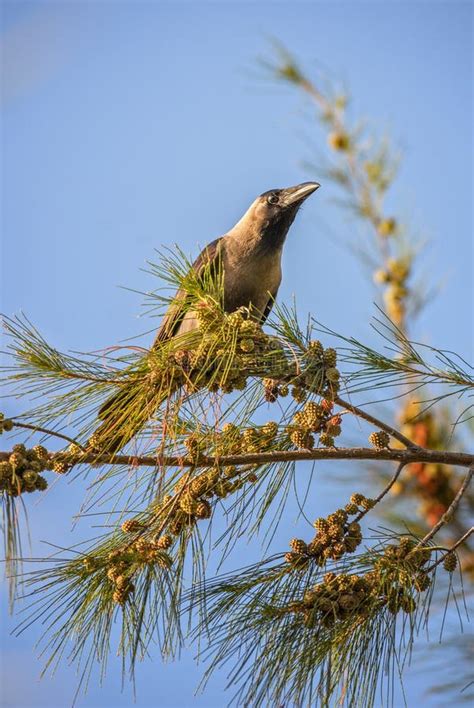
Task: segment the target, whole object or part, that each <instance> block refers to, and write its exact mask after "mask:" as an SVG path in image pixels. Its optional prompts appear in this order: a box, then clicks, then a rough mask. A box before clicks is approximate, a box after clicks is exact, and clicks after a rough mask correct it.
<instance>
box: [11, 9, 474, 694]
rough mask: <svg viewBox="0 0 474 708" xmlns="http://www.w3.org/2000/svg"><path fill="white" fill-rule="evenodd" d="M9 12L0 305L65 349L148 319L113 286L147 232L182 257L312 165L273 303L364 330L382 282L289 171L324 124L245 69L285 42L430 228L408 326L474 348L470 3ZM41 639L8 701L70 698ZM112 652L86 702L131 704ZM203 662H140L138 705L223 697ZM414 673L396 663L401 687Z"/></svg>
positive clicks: (428, 337) (19, 656)
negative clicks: (386, 146)
mask: <svg viewBox="0 0 474 708" xmlns="http://www.w3.org/2000/svg"><path fill="white" fill-rule="evenodd" d="M2 10H3V17H2V38H1V45H2V52H3V66H4V79H3V83H2V151H3V158H2V168H3V170H2V177H3V180H2V292H1V295H2V305H1V309H2V311H3V312H5V313H7V314H13V313H18V312H19V311H20V310H22V311H24V312H25V313H26V314H27V315H28V317H29V318H30V319H31V320H32V321H33V322H34V323H35V324H36V325H37V326H38V328H39V329H40V331H41V332H43V333H44V335H45V336H46V337H47V338H48V339H49V340H50V341H51V342H52V343H53V344H55V345H57V346H58V347H59V348H64V349H66V348H69V349H73V350H83V351H84V350H93V349H98V348H100V347H105V346H108V345H111V344H115V343H117V342H119V341H120V340H122V339H125V338H127V337H130V336H132V335H134V334H137V333H140V332H142V331H145V330H147V329H149V327H150V324H149V322H146V321H144V320H143V319H139V318H138V315H139V314H140V310H141V297H140V296H139V295H136V294H134V293H131V292H130V291H129V290H126V289H124V287H120V286H125V288H132V289H133V288H135V289H138V290H146V289H149V288H151V287H153V285H154V283H153V282H152V281H151V279H150V277H149V276H148V275H146V274H145V273H144V272H143V271H142V270H141V269H142V268H143V267H144V265H145V261H146V260H147V259H153V258H154V249H155V248H159V247H161V246H164V245H167V246H172V245H173V244H175V243H179V244H180V245H181V247H182V248H183V249H184V250H185V251H186V252H189V253H194V254H195V253H196V252H197V249H198V244H200V245H204V244H205V243H206V242H208V241H210V240H211V239H213V238H215V237H216V236H218V235H220V234H221V233H223V232H225V231H226V230H227V229H228V228H229V227H230V226H232V225H233V223H235V221H236V220H237V219H238V218H239V217H240V215H241V214H242V212H243V211H244V210H245V209H246V208H247V206H248V204H249V203H250V202H251V201H252V200H253V199H254V198H255V196H256V195H257V194H259V193H260V192H263V191H265V190H267V189H270V188H272V187H281V186H287V185H289V184H293V183H297V182H298V181H303V180H305V179H309V178H316V179H317V178H318V177H319V181H321V182H322V189H320V190H319V191H318V193H317V194H316V195H314V197H313V198H311V200H309V201H308V203H307V204H306V205H305V208H304V210H303V211H302V212H301V214H300V215H299V216H298V219H297V222H295V225H294V226H293V228H292V232H291V234H290V237H289V239H288V242H287V246H286V250H285V255H284V281H283V285H282V287H281V289H280V293H279V299H280V301H288V300H289V299H290V298H291V297H292V296H293V295H295V297H296V299H297V303H298V309H299V311H300V312H301V314H302V315H304V314H305V313H306V312H308V311H312V312H313V313H314V314H315V315H316V316H317V317H318V319H320V320H321V321H322V322H324V323H325V324H327V325H329V326H330V327H332V328H334V329H336V330H338V331H340V332H343V333H345V334H351V335H355V336H357V337H365V338H367V337H370V336H371V334H370V329H369V319H370V316H371V315H372V314H373V311H374V308H373V305H372V301H373V298H374V295H373V291H372V289H371V287H370V285H368V284H367V281H366V279H365V277H364V275H363V272H362V269H361V268H360V266H359V265H358V264H357V262H356V261H355V259H354V256H353V254H352V253H351V252H350V251H349V249H348V248H347V247H346V248H344V247H342V248H341V242H342V243H343V244H344V243H345V242H350V240H351V237H352V235H353V233H352V230H353V229H354V226H353V224H351V223H348V222H347V221H346V219H345V218H344V217H343V216H342V215H341V213H340V211H339V210H338V209H337V208H335V207H334V205H333V204H332V203H331V202H330V199H329V197H330V196H331V194H332V192H331V189H330V188H329V187H326V186H325V184H324V179H323V177H322V176H321V175H318V174H317V170H316V171H315V172H314V173H311V174H308V173H307V172H305V171H304V170H303V168H302V161H303V160H305V159H306V160H307V159H311V158H312V153H311V147H310V145H309V144H308V142H307V140H306V139H305V137H304V136H305V135H312V136H313V141H314V142H316V143H317V141H318V140H319V135H320V134H319V133H318V132H316V131H315V130H314V127H313V123H312V110H311V109H310V107H309V106H308V105H307V104H306V103H305V101H304V100H303V99H302V98H300V97H298V96H297V95H295V94H294V93H293V92H292V91H290V90H287V89H285V88H284V87H281V86H275V85H274V84H272V83H270V82H268V81H266V80H264V79H263V78H262V75H261V70H260V69H259V68H258V66H257V61H256V60H257V57H259V56H260V57H262V56H268V55H269V53H270V44H269V38H270V37H276V38H278V39H279V40H280V41H282V42H283V43H284V44H285V45H286V46H287V47H288V48H289V49H290V50H292V51H293V52H295V53H296V54H297V56H298V57H299V58H300V59H301V62H302V64H303V65H304V66H305V67H306V68H307V69H308V70H309V71H311V70H312V68H314V67H316V66H317V65H318V63H319V65H321V64H322V65H323V66H324V67H327V68H328V69H329V70H330V71H331V73H332V74H334V75H335V76H337V77H340V78H341V79H342V80H343V81H345V82H346V83H347V85H348V86H349V87H350V89H351V92H352V95H353V96H354V99H355V100H354V111H355V113H357V114H358V115H360V114H362V115H364V116H368V117H370V119H371V121H373V122H374V123H375V124H376V125H378V126H380V128H381V129H383V130H387V131H388V132H389V133H390V134H391V135H392V136H393V138H394V139H395V141H396V142H397V143H398V144H399V145H400V146H401V148H402V150H403V154H404V159H403V167H402V170H401V173H400V178H399V180H398V182H397V186H396V188H395V189H394V190H393V196H392V197H391V198H390V205H389V206H390V207H391V208H393V209H394V210H395V209H396V213H397V214H401V215H402V218H403V219H404V220H405V221H406V223H407V224H410V226H411V227H412V229H413V232H414V233H416V234H419V235H420V236H421V237H426V238H429V239H431V245H430V247H429V248H428V249H427V251H426V253H425V255H423V258H422V261H423V268H422V270H423V273H425V276H426V278H427V279H428V281H429V282H430V283H431V284H436V283H441V284H442V288H441V291H440V293H439V295H438V296H437V297H436V298H435V299H433V301H432V302H431V303H430V305H429V307H428V308H427V309H426V311H425V312H424V313H423V315H422V317H421V318H420V320H419V322H418V325H417V332H416V335H417V337H418V338H419V339H424V340H425V341H428V342H430V343H435V344H437V345H438V346H441V347H445V348H449V349H453V350H455V351H457V352H459V353H460V354H462V355H464V356H465V357H466V358H467V359H470V358H472V345H473V330H472V323H473V291H472V267H473V258H472V255H473V254H472V211H471V199H472V125H473V120H472V119H473V116H472V4H471V3H469V2H465V3H458V2H382V1H381V2H375V1H374V2H295V1H293V2H289V1H282V2H240V3H234V2H220V3H218V2H208V3H204V2H200V1H199V0H195V1H194V2H177V1H174V2H158V1H156V2H140V1H138V2H114V1H110V2H80V1H79V0H77V1H71V2H67V1H63V2H58V3H52V2H21V0H18V1H15V2H11V1H10V2H8V1H7V2H4V3H3V5H2ZM318 147H319V149H324V144H322V143H321V144H320V145H319V146H318ZM12 412H14V410H13V411H12ZM65 487H66V488H65V489H64V488H61V489H60V488H58V486H56V487H55V489H53V491H52V492H51V494H50V495H49V498H48V499H46V500H45V501H44V502H43V503H41V504H39V505H35V506H34V508H33V509H32V512H31V523H32V528H33V532H34V533H36V532H35V529H36V530H38V529H41V532H42V534H41V537H42V538H48V539H51V538H52V537H54V536H55V535H56V537H57V535H58V534H61V537H63V535H64V533H66V532H65V531H64V529H69V526H68V517H67V513H68V512H69V513H70V514H72V513H73V511H74V510H75V509H76V507H77V503H78V501H77V500H78V499H80V498H81V494H82V490H81V484H80V482H76V483H74V484H71V485H65ZM55 509H60V511H58V513H57V515H56V513H53V512H52V510H55ZM290 526H291V523H290V521H289V522H288V527H287V530H286V532H285V534H284V537H286V536H287V535H288V528H290ZM67 533H69V531H67ZM240 560H242V558H241V559H240ZM238 563H239V558H238V557H237V558H236V565H238ZM4 623H5V627H9V626H10V624H9V620H6V619H5V620H4ZM34 636H35V630H33V631H32V632H31V633H28V634H26V635H24V636H22V637H21V638H20V639H19V640H12V639H9V638H7V637H6V634H5V633H3V640H2V641H3V644H4V646H3V649H4V656H3V668H4V670H5V672H6V677H7V680H6V682H4V683H3V691H4V692H5V696H4V702H5V705H8V706H18V707H20V706H21V707H22V708H29V706H46V705H48V706H51V708H56V707H59V706H65V705H68V701H69V698H70V695H71V686H72V682H73V676H72V671H70V670H67V669H61V670H60V671H59V672H58V674H57V676H56V677H55V678H54V679H46V680H44V681H43V682H42V683H40V684H38V683H36V677H37V674H38V669H39V665H38V663H37V662H36V661H35V660H34V659H33V657H34V653H33V650H32V644H33V638H34ZM19 667H21V671H19ZM118 668H119V667H118V666H112V670H111V672H110V676H109V678H108V679H107V682H106V684H105V686H104V687H103V689H99V688H97V687H94V686H93V687H92V688H91V691H90V693H89V695H88V697H86V698H84V699H82V700H81V701H80V704H79V705H81V706H88V707H92V706H94V707H95V706H120V705H129V704H130V702H131V700H132V699H131V694H130V693H129V692H128V693H126V694H125V695H124V696H121V695H120V693H119V682H118ZM199 675H200V672H199V670H196V669H195V668H194V666H193V664H192V660H191V653H189V654H186V656H185V657H184V659H183V661H182V662H181V663H178V664H174V665H166V666H163V665H162V664H161V663H159V660H158V657H156V659H155V661H154V662H148V663H146V664H145V665H144V666H143V667H142V668H140V670H139V672H138V697H137V703H136V705H137V706H158V705H159V706H162V707H163V708H168V706H169V707H170V708H171V706H180V707H182V706H189V705H200V706H209V707H210V706H220V705H222V704H223V701H224V699H223V697H222V690H223V687H224V683H225V677H223V676H222V675H219V677H218V678H217V679H216V680H215V681H214V682H212V683H211V685H210V691H209V693H208V694H206V695H205V696H204V697H202V698H200V699H198V700H195V699H193V691H194V688H195V686H196V684H197V681H198V677H199ZM20 676H21V679H19V677H20ZM12 677H15V680H14V681H12ZM427 682H428V678H427V675H426V673H423V672H420V674H419V676H416V675H412V676H410V677H409V680H408V687H409V696H410V699H411V700H412V701H413V702H414V701H415V700H419V699H420V696H422V695H423V691H424V689H425V688H426V686H427ZM423 700H424V701H425V703H426V705H428V704H429V705H433V706H434V705H437V703H436V702H435V700H436V699H434V698H429V699H426V698H424V699H423ZM412 704H413V703H412Z"/></svg>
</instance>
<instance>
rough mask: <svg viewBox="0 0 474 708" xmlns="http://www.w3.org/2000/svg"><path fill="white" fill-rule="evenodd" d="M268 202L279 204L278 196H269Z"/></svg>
mask: <svg viewBox="0 0 474 708" xmlns="http://www.w3.org/2000/svg"><path fill="white" fill-rule="evenodd" d="M267 202H268V203H269V204H278V195H277V194H269V195H268V197H267Z"/></svg>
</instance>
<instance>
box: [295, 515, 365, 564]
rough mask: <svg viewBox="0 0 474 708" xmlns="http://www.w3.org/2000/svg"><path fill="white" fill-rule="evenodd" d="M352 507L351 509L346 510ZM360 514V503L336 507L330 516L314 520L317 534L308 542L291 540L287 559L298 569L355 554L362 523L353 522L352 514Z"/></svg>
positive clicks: (360, 537)
mask: <svg viewBox="0 0 474 708" xmlns="http://www.w3.org/2000/svg"><path fill="white" fill-rule="evenodd" d="M348 508H349V512H348V511H347V510H346V509H348ZM358 513H359V508H358V506H357V505H354V504H352V505H350V507H349V505H348V506H346V508H345V509H337V511H335V512H334V513H332V514H329V516H327V517H325V518H324V517H321V518H319V519H316V521H315V522H314V524H313V525H314V528H315V529H316V534H315V536H314V538H313V539H312V540H311V541H310V542H309V543H306V542H305V541H303V540H302V539H298V538H294V539H292V540H291V541H290V548H291V551H290V552H288V553H286V555H285V560H286V562H287V563H289V564H290V565H291V566H292V567H293V568H295V570H305V569H306V568H307V567H308V566H309V565H310V563H312V562H313V563H316V564H317V565H318V566H323V565H325V563H326V562H327V561H328V560H338V559H339V558H342V556H343V555H344V554H346V553H354V551H355V550H356V549H357V547H358V546H359V544H360V542H361V541H362V532H361V528H360V524H359V523H357V522H356V521H350V520H349V517H350V516H355V515H356V514H358Z"/></svg>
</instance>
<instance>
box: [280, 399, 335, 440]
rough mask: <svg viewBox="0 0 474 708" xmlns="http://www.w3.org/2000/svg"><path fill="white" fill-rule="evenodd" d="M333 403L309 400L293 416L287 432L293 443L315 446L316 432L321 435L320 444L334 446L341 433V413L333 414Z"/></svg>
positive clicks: (324, 400)
mask: <svg viewBox="0 0 474 708" xmlns="http://www.w3.org/2000/svg"><path fill="white" fill-rule="evenodd" d="M332 410H333V403H332V401H330V400H326V399H323V400H322V401H320V402H319V403H316V402H315V401H308V402H307V403H306V404H305V406H304V407H303V408H302V410H299V411H297V412H296V413H295V415H294V416H293V420H292V421H291V423H290V425H288V426H287V428H286V432H287V434H288V435H289V437H290V440H291V442H292V443H293V445H295V446H296V447H299V448H304V449H312V448H313V447H314V443H315V440H314V433H316V434H318V435H319V444H320V445H322V446H323V447H333V446H334V444H335V438H336V437H338V436H339V435H340V434H341V422H342V416H341V415H333V412H332Z"/></svg>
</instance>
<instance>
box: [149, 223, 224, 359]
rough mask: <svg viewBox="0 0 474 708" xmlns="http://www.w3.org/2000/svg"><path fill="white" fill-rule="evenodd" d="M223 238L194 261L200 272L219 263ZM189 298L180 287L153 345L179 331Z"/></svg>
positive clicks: (215, 241)
mask: <svg viewBox="0 0 474 708" xmlns="http://www.w3.org/2000/svg"><path fill="white" fill-rule="evenodd" d="M222 240H223V237H222V236H221V237H220V238H216V239H215V240H214V241H211V243H209V244H208V245H207V246H206V248H204V249H203V250H202V251H201V253H200V254H199V256H198V257H197V258H196V260H195V261H194V263H193V268H194V270H196V271H197V272H198V273H199V272H201V271H202V270H203V268H205V267H206V266H211V267H212V265H213V264H216V265H217V263H218V261H219V256H220V252H221V246H222ZM187 298H188V295H187V293H186V292H185V291H184V290H182V289H179V290H178V292H177V293H176V296H175V298H174V300H173V302H172V303H171V305H170V306H169V308H168V310H167V312H166V313H165V315H164V317H163V321H162V323H161V325H160V327H159V329H158V332H157V333H156V338H155V341H154V342H153V347H157V346H159V345H160V344H161V343H162V342H166V341H167V340H169V339H171V337H174V335H175V334H176V333H177V331H178V329H179V325H180V324H181V321H182V319H183V317H184V315H185V313H186V307H185V305H186V300H187Z"/></svg>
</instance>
